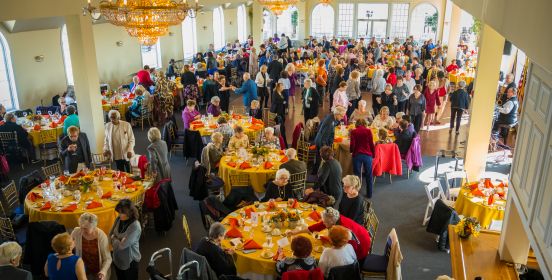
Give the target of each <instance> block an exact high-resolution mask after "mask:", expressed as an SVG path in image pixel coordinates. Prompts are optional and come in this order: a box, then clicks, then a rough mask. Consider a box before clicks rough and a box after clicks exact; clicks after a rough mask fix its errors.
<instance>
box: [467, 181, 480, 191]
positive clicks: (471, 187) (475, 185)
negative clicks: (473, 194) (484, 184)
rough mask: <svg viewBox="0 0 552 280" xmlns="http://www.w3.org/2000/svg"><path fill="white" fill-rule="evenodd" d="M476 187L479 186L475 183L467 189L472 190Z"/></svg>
mask: <svg viewBox="0 0 552 280" xmlns="http://www.w3.org/2000/svg"><path fill="white" fill-rule="evenodd" d="M478 185H479V183H478V182H475V183H472V184H469V185H468V188H470V190H474V189H475V188H477V186H478Z"/></svg>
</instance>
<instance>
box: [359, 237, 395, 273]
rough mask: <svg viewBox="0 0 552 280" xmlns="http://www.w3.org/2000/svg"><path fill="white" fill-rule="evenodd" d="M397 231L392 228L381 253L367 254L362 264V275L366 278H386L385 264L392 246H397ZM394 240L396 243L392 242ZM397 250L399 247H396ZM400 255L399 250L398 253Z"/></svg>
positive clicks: (386, 264) (389, 256) (387, 261)
mask: <svg viewBox="0 0 552 280" xmlns="http://www.w3.org/2000/svg"><path fill="white" fill-rule="evenodd" d="M396 235H397V233H396V231H395V228H392V229H391V231H390V232H389V234H388V235H387V240H386V243H385V248H384V250H383V255H376V254H368V256H367V257H366V259H365V260H364V264H363V265H362V275H363V276H364V277H367V278H381V279H386V278H387V266H388V263H389V261H390V258H391V257H392V256H391V250H392V249H393V247H394V246H398V241H399V240H398V238H397V237H396ZM393 240H396V244H395V243H394V242H393ZM397 250H399V247H397ZM398 254H399V255H400V252H399V253H398Z"/></svg>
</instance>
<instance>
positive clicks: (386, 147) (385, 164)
mask: <svg viewBox="0 0 552 280" xmlns="http://www.w3.org/2000/svg"><path fill="white" fill-rule="evenodd" d="M384 172H387V173H389V174H392V175H402V163H401V153H400V152H399V147H398V146H397V144H395V143H388V144H378V145H376V157H375V158H374V161H373V162H372V175H374V176H381V174H383V173H384Z"/></svg>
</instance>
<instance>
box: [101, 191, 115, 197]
mask: <svg viewBox="0 0 552 280" xmlns="http://www.w3.org/2000/svg"><path fill="white" fill-rule="evenodd" d="M112 196H113V193H112V192H106V193H104V194H103V195H102V199H108V198H111V197H112Z"/></svg>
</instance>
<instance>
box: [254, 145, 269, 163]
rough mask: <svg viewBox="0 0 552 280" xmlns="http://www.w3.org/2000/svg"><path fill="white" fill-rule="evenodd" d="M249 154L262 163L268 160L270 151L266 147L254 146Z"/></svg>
mask: <svg viewBox="0 0 552 280" xmlns="http://www.w3.org/2000/svg"><path fill="white" fill-rule="evenodd" d="M251 153H252V154H253V155H254V156H255V157H257V158H262V159H263V160H264V161H267V160H268V154H269V153H270V149H269V148H268V147H263V146H261V147H259V146H254V147H253V148H252V149H251Z"/></svg>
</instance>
